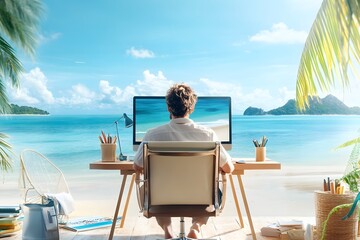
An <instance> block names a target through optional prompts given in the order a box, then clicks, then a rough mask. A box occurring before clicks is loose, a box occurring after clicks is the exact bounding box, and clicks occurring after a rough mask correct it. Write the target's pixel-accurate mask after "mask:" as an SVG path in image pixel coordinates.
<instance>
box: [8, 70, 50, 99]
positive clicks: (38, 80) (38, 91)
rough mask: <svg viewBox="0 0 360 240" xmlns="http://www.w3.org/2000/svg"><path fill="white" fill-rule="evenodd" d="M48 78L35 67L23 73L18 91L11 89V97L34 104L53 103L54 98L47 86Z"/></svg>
mask: <svg viewBox="0 0 360 240" xmlns="http://www.w3.org/2000/svg"><path fill="white" fill-rule="evenodd" d="M47 83H48V80H47V78H46V76H45V75H44V73H43V72H42V71H41V70H40V68H38V67H36V68H34V69H32V70H31V71H30V72H29V73H24V74H23V76H22V78H21V85H20V89H19V90H18V91H11V94H12V98H13V99H14V100H16V101H20V102H23V103H25V104H26V103H29V104H36V103H39V102H45V103H47V104H53V103H54V102H55V98H54V96H53V94H52V92H51V91H50V90H49V89H48V87H47Z"/></svg>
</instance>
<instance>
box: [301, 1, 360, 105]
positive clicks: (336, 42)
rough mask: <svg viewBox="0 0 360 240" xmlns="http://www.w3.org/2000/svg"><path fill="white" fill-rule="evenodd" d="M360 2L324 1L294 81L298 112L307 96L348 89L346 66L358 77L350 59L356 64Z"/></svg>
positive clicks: (359, 44)
mask: <svg viewBox="0 0 360 240" xmlns="http://www.w3.org/2000/svg"><path fill="white" fill-rule="evenodd" d="M359 23H360V3H359V1H357V0H324V1H323V3H322V5H321V8H320V10H319V12H318V14H317V16H316V19H315V21H314V23H313V25H312V27H311V30H310V33H309V35H308V38H307V40H306V43H305V47H304V50H303V53H302V56H301V60H300V65H299V69H298V74H297V82H296V102H297V107H298V108H299V109H300V110H304V109H305V108H306V107H308V106H309V96H317V95H318V92H319V91H321V92H329V91H330V90H331V88H333V87H337V86H340V87H341V88H343V89H344V88H346V87H348V86H349V77H348V67H349V65H350V67H351V70H352V71H353V72H354V74H355V75H358V73H357V72H356V68H355V67H353V64H352V60H355V61H357V62H358V63H360V34H359V27H360V24H359Z"/></svg>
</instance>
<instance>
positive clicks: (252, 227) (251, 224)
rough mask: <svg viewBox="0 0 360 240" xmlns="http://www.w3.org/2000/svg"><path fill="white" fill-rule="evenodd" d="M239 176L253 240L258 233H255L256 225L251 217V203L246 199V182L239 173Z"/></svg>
mask: <svg viewBox="0 0 360 240" xmlns="http://www.w3.org/2000/svg"><path fill="white" fill-rule="evenodd" d="M237 177H238V180H239V186H240V191H241V196H242V198H243V201H244V206H245V211H246V215H247V217H248V220H249V225H250V230H251V235H252V238H253V240H256V234H255V230H254V225H253V222H252V219H251V214H250V210H249V205H248V202H247V199H246V194H245V189H244V184H243V182H242V179H241V175H237Z"/></svg>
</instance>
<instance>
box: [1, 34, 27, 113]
mask: <svg viewBox="0 0 360 240" xmlns="http://www.w3.org/2000/svg"><path fill="white" fill-rule="evenodd" d="M22 71H23V67H22V65H21V63H20V61H19V60H18V59H17V57H16V56H15V53H14V49H13V48H12V47H11V46H10V44H8V43H7V42H6V41H5V39H3V38H2V37H1V36H0V113H6V112H7V111H8V110H9V109H10V106H9V103H8V99H7V96H6V91H5V80H7V79H8V78H9V79H10V80H11V84H12V85H13V86H15V87H18V86H19V75H20V73H21V72H22Z"/></svg>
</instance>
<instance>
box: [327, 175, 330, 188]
mask: <svg viewBox="0 0 360 240" xmlns="http://www.w3.org/2000/svg"><path fill="white" fill-rule="evenodd" d="M327 189H328V191H330V177H328V181H327Z"/></svg>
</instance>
